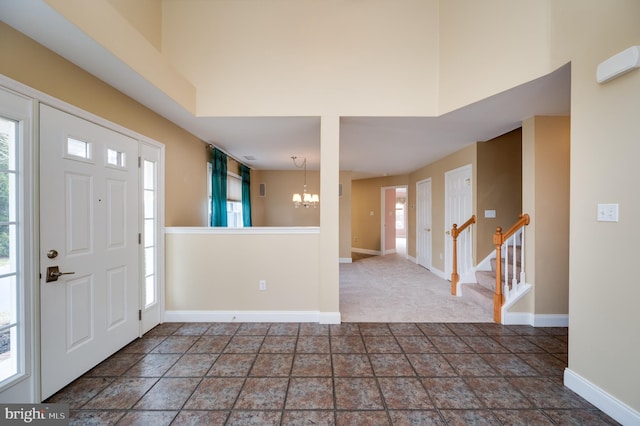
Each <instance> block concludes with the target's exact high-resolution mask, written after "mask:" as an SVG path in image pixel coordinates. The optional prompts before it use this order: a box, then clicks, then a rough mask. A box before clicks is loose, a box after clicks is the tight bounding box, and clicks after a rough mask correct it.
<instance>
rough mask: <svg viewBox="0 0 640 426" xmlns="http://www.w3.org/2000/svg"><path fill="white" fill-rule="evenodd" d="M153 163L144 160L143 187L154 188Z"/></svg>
mask: <svg viewBox="0 0 640 426" xmlns="http://www.w3.org/2000/svg"><path fill="white" fill-rule="evenodd" d="M155 175H156V174H155V163H153V162H151V161H147V160H144V189H155V185H156V180H155Z"/></svg>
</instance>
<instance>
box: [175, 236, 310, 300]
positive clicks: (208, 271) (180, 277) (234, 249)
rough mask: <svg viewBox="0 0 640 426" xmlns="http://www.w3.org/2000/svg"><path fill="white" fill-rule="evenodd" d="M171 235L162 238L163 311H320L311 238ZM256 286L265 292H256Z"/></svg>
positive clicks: (257, 290)
mask: <svg viewBox="0 0 640 426" xmlns="http://www.w3.org/2000/svg"><path fill="white" fill-rule="evenodd" d="M174 230H176V231H177V232H178V233H169V234H167V235H166V265H165V269H166V308H167V310H168V311H181V310H187V311H231V312H233V311H319V310H320V296H319V292H320V289H319V280H318V274H319V270H318V269H319V267H318V257H317V256H313V255H310V254H312V253H317V252H318V250H319V234H318V233H317V232H316V233H312V234H309V233H303V234H295V233H293V234H286V233H284V234H279V233H277V232H274V233H268V234H264V233H257V234H256V233H254V234H252V233H234V232H231V233H216V231H217V230H215V229H212V228H208V229H207V228H205V229H203V230H201V233H196V234H192V233H182V232H184V231H183V230H184V228H182V229H181V228H177V229H176V228H174ZM285 232H286V231H285ZM214 259H215V265H214V264H212V261H213V260H214ZM248 260H249V261H248ZM248 264H249V265H251V267H247V265H248ZM301 277H304V278H301ZM260 280H266V282H267V290H266V291H260V290H259V281H260Z"/></svg>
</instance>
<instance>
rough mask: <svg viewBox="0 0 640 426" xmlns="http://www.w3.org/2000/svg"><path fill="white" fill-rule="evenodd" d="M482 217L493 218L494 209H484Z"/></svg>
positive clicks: (494, 214)
mask: <svg viewBox="0 0 640 426" xmlns="http://www.w3.org/2000/svg"><path fill="white" fill-rule="evenodd" d="M484 217H485V218H490V219H494V218H495V217H496V211H495V210H485V211H484Z"/></svg>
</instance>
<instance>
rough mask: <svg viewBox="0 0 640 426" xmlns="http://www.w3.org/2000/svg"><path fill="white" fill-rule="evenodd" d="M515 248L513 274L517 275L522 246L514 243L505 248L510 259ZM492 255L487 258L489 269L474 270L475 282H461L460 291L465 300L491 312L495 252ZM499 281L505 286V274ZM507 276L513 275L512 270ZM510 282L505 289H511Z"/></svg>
mask: <svg viewBox="0 0 640 426" xmlns="http://www.w3.org/2000/svg"><path fill="white" fill-rule="evenodd" d="M514 250H515V259H516V261H515V263H514V264H515V266H516V268H515V274H516V275H515V276H517V277H519V276H520V272H521V271H522V266H521V265H522V261H521V259H522V255H521V253H522V246H521V245H516V246H515V247H513V246H511V247H509V249H508V250H507V253H508V257H509V258H510V259H512V258H514V256H513V252H514ZM492 256H493V257H491V258H490V259H489V262H488V263H489V265H490V266H491V269H490V270H476V272H475V278H476V282H475V283H461V290H460V291H461V293H462V297H464V298H465V299H467V300H471V301H472V302H474V303H475V304H477V305H480V306H481V307H482V308H483V309H485V310H487V311H488V312H493V295H494V293H495V291H496V263H497V262H496V258H495V252H493V254H492ZM501 275H502V276H501V281H502V286H503V288H504V287H505V281H506V278H505V277H506V274H505V273H504V271H503V273H502V274H501ZM509 276H510V277H513V273H512V271H510V272H509ZM511 288H512V283H511V282H509V284H508V285H507V289H509V290H511Z"/></svg>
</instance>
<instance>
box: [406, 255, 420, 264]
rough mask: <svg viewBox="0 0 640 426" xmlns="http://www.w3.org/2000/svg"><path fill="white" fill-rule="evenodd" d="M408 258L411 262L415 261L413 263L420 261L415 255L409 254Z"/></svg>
mask: <svg viewBox="0 0 640 426" xmlns="http://www.w3.org/2000/svg"><path fill="white" fill-rule="evenodd" d="M407 260H409V261H411V262H413V263H418V259H416V258H415V257H413V256H409V255H407Z"/></svg>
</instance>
